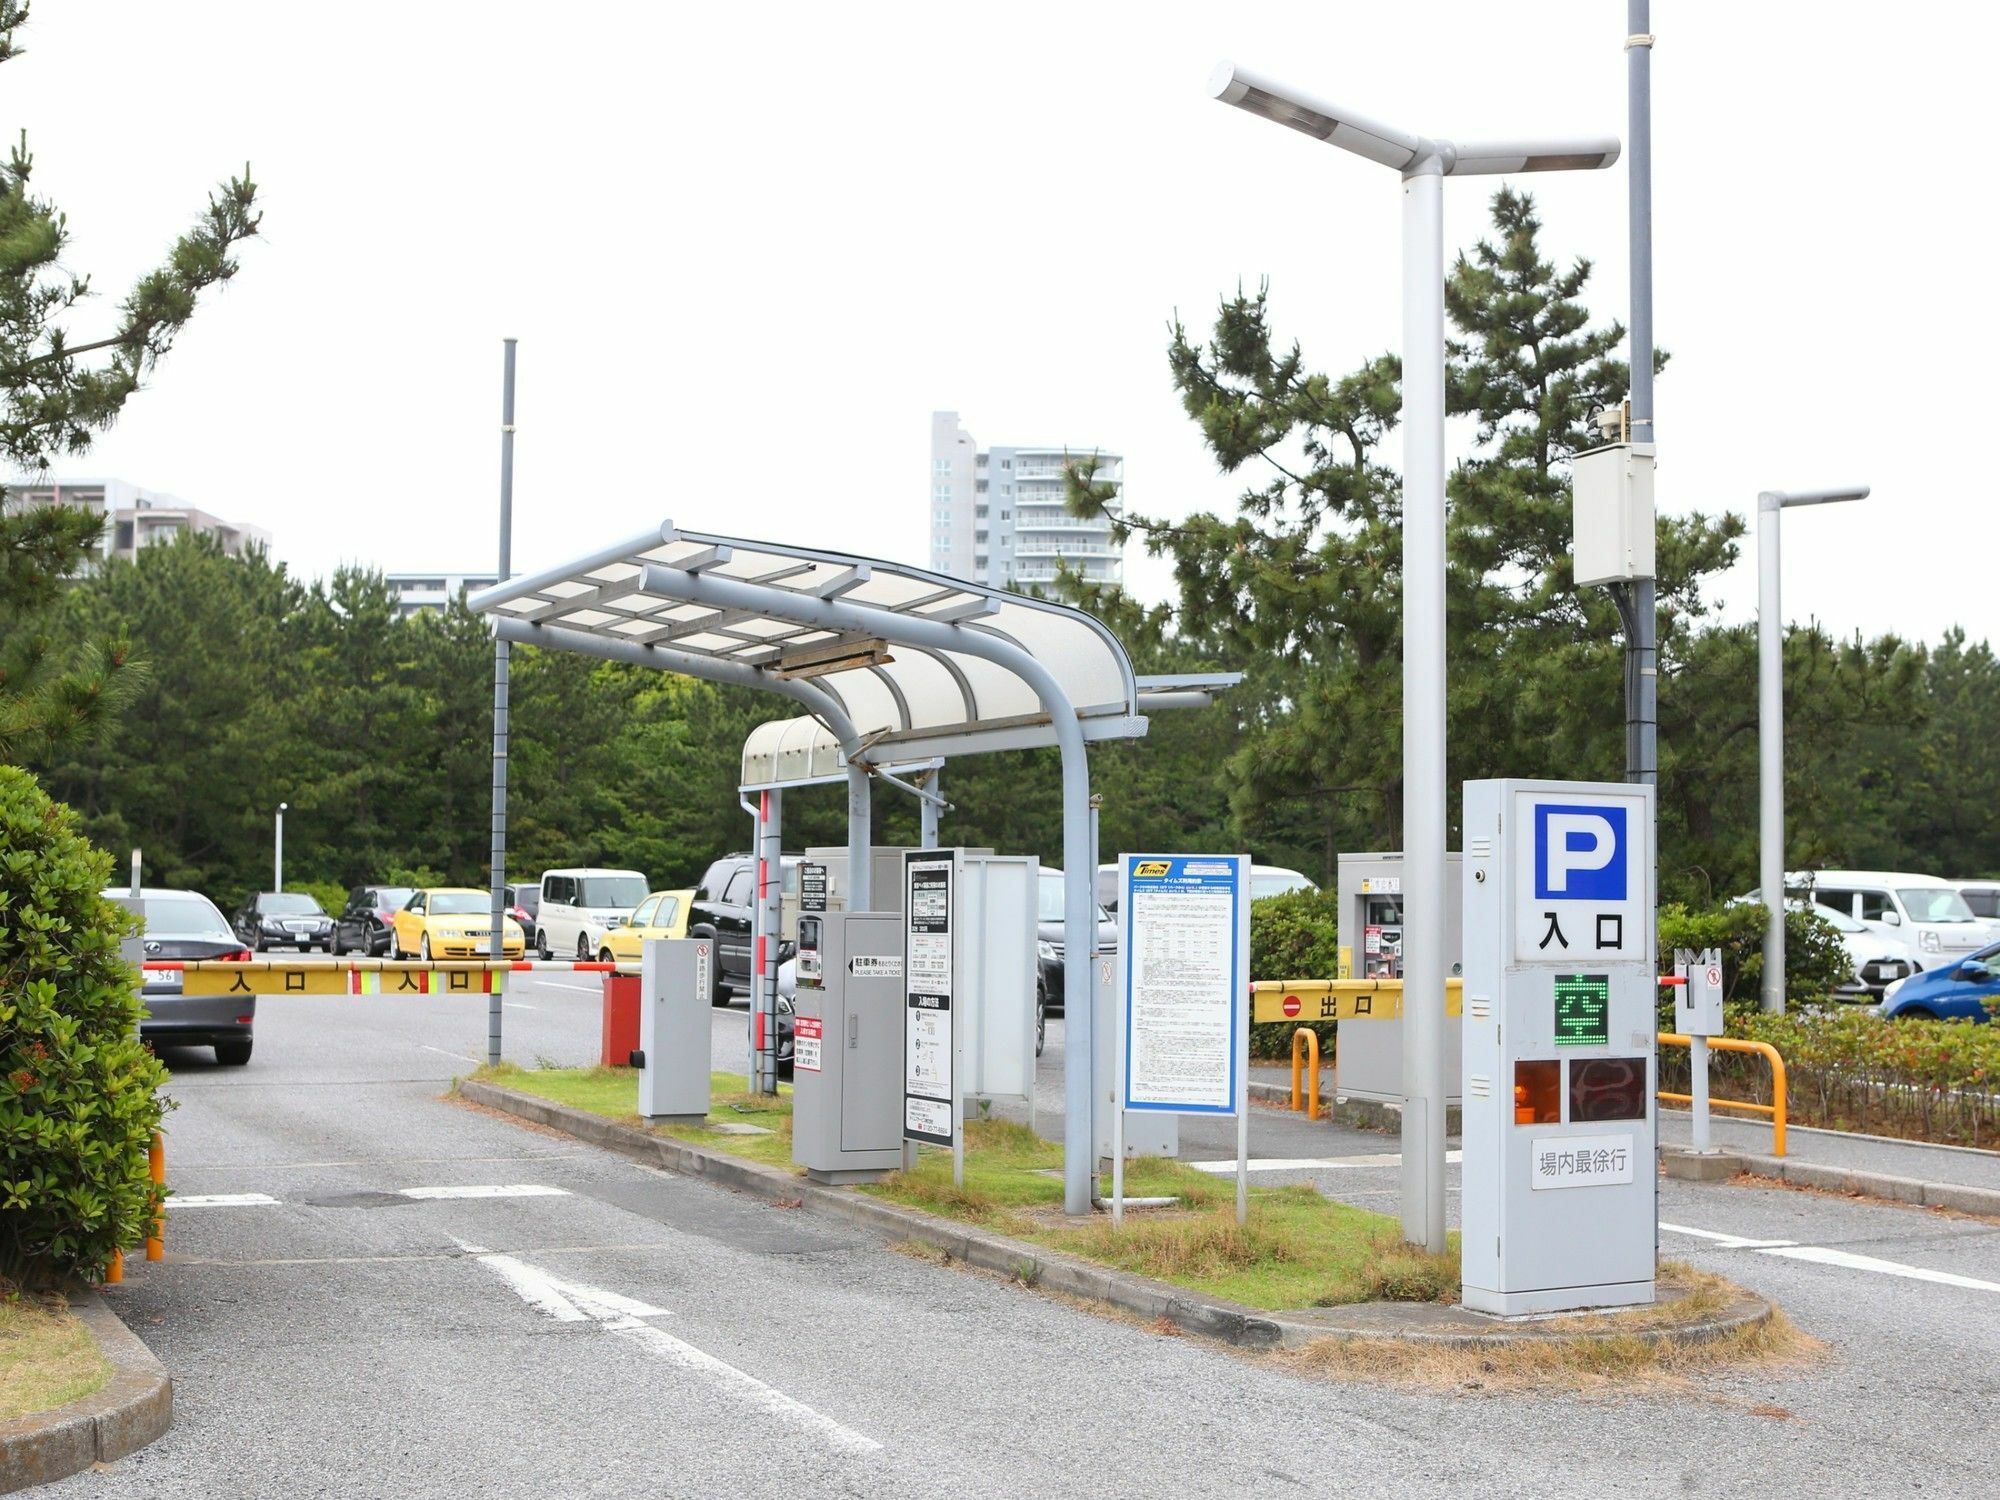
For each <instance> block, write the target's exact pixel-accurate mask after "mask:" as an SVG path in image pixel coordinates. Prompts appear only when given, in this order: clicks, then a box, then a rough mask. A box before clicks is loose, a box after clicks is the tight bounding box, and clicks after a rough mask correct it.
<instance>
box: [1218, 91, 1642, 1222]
mask: <svg viewBox="0 0 2000 1500" xmlns="http://www.w3.org/2000/svg"><path fill="white" fill-rule="evenodd" d="M1209 90H1210V92H1211V93H1212V94H1213V95H1214V96H1215V97H1216V98H1217V99H1220V100H1221V101H1222V102H1223V103H1225V104H1233V105H1235V106H1236V107H1237V108H1238V109H1244V110H1248V111H1249V112H1250V113H1251V114H1254V115H1262V116H1263V117H1264V118H1265V119H1267V120H1275V121H1277V122H1278V123H1279V124H1280V125H1286V126H1289V127H1291V128H1292V129H1293V130H1297V131H1300V132H1302V133H1303V134H1306V135H1309V136H1312V137H1314V138H1315V139H1317V140H1322V141H1326V142H1327V143H1329V144H1330V145H1335V146H1338V147H1340V148H1341V149H1342V150H1343V151H1351V152H1353V153H1354V154H1355V155H1356V156H1362V157H1366V158H1367V159H1368V160H1369V161H1372V162H1375V163H1377V164H1379V165H1381V166H1385V167H1389V168H1391V169H1392V170H1394V171H1396V172H1399V173H1401V174H1402V178H1403V892H1404V895H1403V1152H1402V1156H1403V1166H1402V1200H1403V1238H1404V1239H1406V1240H1408V1241H1409V1242H1410V1243H1412V1244H1416V1245H1423V1246H1426V1247H1427V1248H1428V1249H1430V1250H1432V1251H1433V1252H1436V1253H1439V1254H1442V1253H1443V1252H1444V1248H1445V1220H1444V1151H1445V1130H1444V1121H1445V1107H1444V1106H1445V1078H1444V987H1445V973H1446V970H1447V969H1448V968H1449V957H1448V955H1447V954H1446V953H1445V927H1444V910H1445V794H1446V789H1445V756H1444V702H1445V669H1444V661H1445V651H1444V628H1445V619H1444V594H1445V556H1444V202H1443V198H1444V194H1443V181H1444V179H1445V178H1447V177H1472V176H1493V175H1495V174H1498V173H1506V172H1570V171H1590V170H1593V169H1596V168H1600V167H1608V166H1610V165H1611V164H1612V163H1613V162H1615V161H1617V160H1618V140H1617V138H1616V137H1615V136H1600V137H1594V138H1591V139H1588V140H1574V141H1498V142H1479V143H1476V144H1470V145H1459V144H1455V143H1453V142H1451V141H1445V140H1433V139H1431V138H1429V137H1427V136H1421V135H1415V134H1412V133H1411V132H1409V131H1406V130H1398V129H1397V128H1396V127H1394V126H1392V125H1383V124H1381V123H1379V122H1377V121H1374V120H1371V119H1368V118H1367V117H1366V116H1364V115H1360V114H1356V113H1355V112H1354V111H1353V110H1351V109H1343V108H1341V107H1340V106H1338V105H1334V104H1328V103H1326V102H1325V101H1323V100H1320V99H1316V98H1314V97H1313V96H1312V95H1310V94H1306V93H1302V92H1300V91H1299V90H1298V89H1295V88H1291V87H1290V86H1288V85H1286V84H1281V83H1278V82H1276V81H1275V80H1273V79H1270V78H1267V77H1265V76H1264V75H1263V74H1261V73H1253V72H1251V71H1249V70H1248V69H1246V68H1239V67H1237V66H1236V65H1235V64H1233V63H1223V64H1222V65H1221V66H1219V67H1218V68H1217V69H1216V70H1215V72H1214V73H1213V74H1212V75H1211V76H1210V78H1209Z"/></svg>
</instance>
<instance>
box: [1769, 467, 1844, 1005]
mask: <svg viewBox="0 0 2000 1500" xmlns="http://www.w3.org/2000/svg"><path fill="white" fill-rule="evenodd" d="M1867 498H1868V486H1867V485H1865V484H1854V485H1848V486H1847V487H1846V488H1844V489H1837V490H1799V491H1796V492H1787V491H1785V490H1765V491H1764V492H1763V493H1762V494H1761V495H1759V496H1758V497H1757V881H1758V891H1757V894H1758V895H1759V896H1761V897H1762V898H1763V901H1764V912H1765V916H1764V986H1763V989H1764V993H1763V1008H1764V1009H1765V1010H1767V1011H1769V1012H1771V1013H1772V1014H1773V1015H1782V1014H1783V1013H1784V1009H1785V623H1784V619H1783V617H1782V616H1781V615H1780V614H1779V612H1778V518H1779V516H1780V515H1781V514H1782V513H1783V512H1785V511H1787V510H1789V509H1791V508H1792V507H1793V506H1794V505H1833V504H1837V503H1838V502H1840V501H1843V500H1866V499H1867Z"/></svg>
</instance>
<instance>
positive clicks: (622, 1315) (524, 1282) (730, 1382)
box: [459, 1240, 882, 1455]
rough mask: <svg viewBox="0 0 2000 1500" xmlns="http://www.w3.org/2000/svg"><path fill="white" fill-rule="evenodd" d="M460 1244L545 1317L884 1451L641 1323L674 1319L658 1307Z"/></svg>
mask: <svg viewBox="0 0 2000 1500" xmlns="http://www.w3.org/2000/svg"><path fill="white" fill-rule="evenodd" d="M459 1244H460V1245H462V1246H463V1247H464V1248H465V1250H466V1252H467V1253H468V1254H472V1255H475V1256H477V1257H478V1259H479V1263H480V1264H481V1265H483V1266H486V1267H488V1268H489V1269H491V1270H492V1271H494V1272H495V1273H496V1274H497V1275H499V1276H500V1278H501V1279H502V1280H504V1281H505V1282H506V1283H507V1285H508V1286H510V1287H512V1288H513V1290H514V1292H515V1293H516V1294H517V1295H518V1296H519V1297H520V1298H521V1300H522V1301H524V1302H526V1303H527V1304H528V1305H529V1306H530V1307H532V1308H534V1309H535V1310H536V1311H537V1312H539V1313H543V1314H545V1315H547V1316H548V1317H551V1318H554V1319H556V1320H557V1321H558V1322H563V1323H581V1322H585V1321H588V1322H594V1323H596V1324H597V1325H598V1327H600V1328H602V1329H603V1330H604V1331H605V1332H606V1333H609V1334H611V1335H612V1336H613V1337H614V1338H620V1339H623V1340H625V1341H626V1342H627V1343H630V1344H636V1345H637V1346H638V1347H640V1348H641V1349H644V1350H645V1351H646V1352H647V1353H648V1354H650V1355H652V1356H653V1357H654V1358H655V1359H657V1360H659V1361H660V1362H661V1363H662V1364H666V1365H671V1366H672V1367H673V1368H675V1369H677V1370H685V1371H687V1372H688V1373H690V1374H694V1375H699V1376H702V1377H704V1378H706V1379H707V1380H709V1381H710V1382H712V1383H713V1384H714V1385H715V1386H716V1387H718V1388H719V1389H720V1390H722V1391H723V1392H724V1393H726V1394H727V1395H730V1396H733V1397H734V1398H736V1400H737V1401H739V1402H740V1403H742V1404H743V1405H745V1406H747V1407H749V1408H750V1409H751V1410H752V1411H754V1412H757V1413H759V1414H760V1415H763V1416H766V1417H770V1418H772V1419H774V1420H776V1421H780V1422H783V1423H785V1424H786V1425H787V1426H789V1427H791V1428H793V1429H794V1430H795V1431H803V1432H806V1433H809V1434H811V1435H812V1436H814V1437H817V1438H819V1439H820V1440H821V1441H823V1442H824V1443H825V1444H826V1445H827V1446H828V1447H830V1448H833V1449H835V1450H837V1451H839V1452H842V1453H850V1454H855V1455H860V1454H867V1453H879V1452H880V1451H881V1449H882V1445H881V1444H880V1443H878V1442H876V1441H875V1439H873V1438H871V1437H866V1436H864V1435H863V1434H861V1433H858V1432H856V1431H854V1429H853V1428H851V1427H843V1426H841V1425H840V1423H838V1422H836V1421H834V1420H833V1418H831V1417H829V1416H826V1415H824V1414H823V1413H821V1412H817V1411H814V1410H813V1409H812V1408H811V1407H810V1406H807V1405H806V1404H805V1403H804V1402H802V1401H795V1400H793V1399H792V1398H791V1397H790V1396H787V1395H786V1394H785V1393H784V1392H783V1391H780V1390H778V1389H776V1388H775V1387H773V1386H768V1385H766V1384H764V1382H763V1381H761V1380H759V1379H757V1378H756V1377H755V1376H753V1375H746V1374H744V1373H743V1371H741V1370H739V1369H737V1368H736V1366H734V1365H732V1364H727V1363H725V1362H724V1361H722V1360H719V1359H717V1358H716V1357H715V1356H714V1355H712V1354H707V1353H704V1352H703V1351H702V1350H700V1349H697V1348H695V1346H694V1345H692V1344H690V1343H687V1342H686V1341H684V1340H682V1339H677V1338H675V1337H674V1336H673V1335H672V1334H670V1333H668V1332H667V1331H666V1330H665V1329H664V1328H655V1327H654V1326H653V1325H652V1324H651V1323H645V1322H641V1321H640V1320H641V1319H642V1318H658V1317H666V1316H669V1314H668V1312H667V1309H665V1308H663V1307H653V1306H651V1305H649V1304H647V1303H644V1302H637V1301H634V1300H633V1299H631V1298H629V1297H621V1296H619V1295H618V1294H617V1293H615V1292H607V1291H605V1290H603V1289H602V1288H601V1287H594V1286H588V1285H586V1284H584V1283H582V1282H577V1281H563V1280H560V1279H559V1278H557V1277H555V1276H552V1275H551V1274H550V1273H549V1272H547V1271H544V1270H543V1269H542V1268H541V1267H540V1266H534V1265H530V1264H529V1263H528V1262H526V1261H523V1260H516V1259H515V1258H514V1257H513V1256H511V1255H496V1254H493V1253H492V1252H491V1251H485V1250H482V1249H481V1248H480V1247H479V1246H477V1245H468V1244H466V1243H465V1242H464V1241H463V1240H461V1241H459Z"/></svg>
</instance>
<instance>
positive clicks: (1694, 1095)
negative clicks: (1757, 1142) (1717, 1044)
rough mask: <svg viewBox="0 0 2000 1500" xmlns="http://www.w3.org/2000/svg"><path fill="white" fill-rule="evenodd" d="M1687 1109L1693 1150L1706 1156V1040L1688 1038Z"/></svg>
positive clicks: (1700, 1037) (1702, 1038) (1707, 1146)
mask: <svg viewBox="0 0 2000 1500" xmlns="http://www.w3.org/2000/svg"><path fill="white" fill-rule="evenodd" d="M1688 1075H1689V1078H1690V1080H1691V1081H1690V1082H1689V1084H1688V1095H1689V1104H1688V1108H1689V1109H1690V1110H1692V1111H1693V1112H1694V1149H1695V1150H1696V1151H1698V1152H1701V1153H1703V1154H1706V1153H1707V1151H1708V1149H1709V1145H1708V1038H1707V1037H1705V1036H1696V1037H1689V1038H1688Z"/></svg>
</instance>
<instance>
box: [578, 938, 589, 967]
mask: <svg viewBox="0 0 2000 1500" xmlns="http://www.w3.org/2000/svg"><path fill="white" fill-rule="evenodd" d="M576 961H577V962H578V963H580V964H587V963H589V962H590V936H589V934H588V933H582V932H579V933H578V934H577V935H576Z"/></svg>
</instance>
